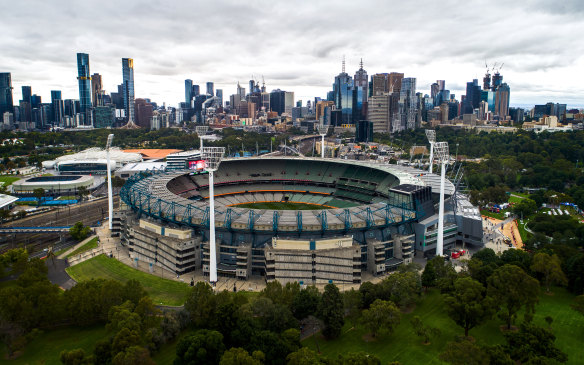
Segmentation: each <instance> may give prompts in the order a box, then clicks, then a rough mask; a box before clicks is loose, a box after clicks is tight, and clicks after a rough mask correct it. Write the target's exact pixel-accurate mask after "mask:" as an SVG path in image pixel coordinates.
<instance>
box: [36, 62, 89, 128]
mask: <svg viewBox="0 0 584 365" xmlns="http://www.w3.org/2000/svg"><path fill="white" fill-rule="evenodd" d="M77 80H79V104H80V107H81V110H80V111H81V113H82V114H86V115H87V112H88V111H89V110H90V109H91V84H90V82H91V75H90V74H89V55H88V54H87V53H77ZM25 101H26V100H25ZM85 123H87V119H86V121H85Z"/></svg>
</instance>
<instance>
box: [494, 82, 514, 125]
mask: <svg viewBox="0 0 584 365" xmlns="http://www.w3.org/2000/svg"><path fill="white" fill-rule="evenodd" d="M495 75H496V74H495ZM510 93H511V90H510V88H509V85H507V83H502V84H500V85H499V87H497V91H496V92H495V115H498V116H499V118H500V119H502V120H505V119H507V116H508V115H509V94H510Z"/></svg>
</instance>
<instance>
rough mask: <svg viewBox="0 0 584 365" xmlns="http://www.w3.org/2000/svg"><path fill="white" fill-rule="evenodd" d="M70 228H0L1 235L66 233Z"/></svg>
mask: <svg viewBox="0 0 584 365" xmlns="http://www.w3.org/2000/svg"><path fill="white" fill-rule="evenodd" d="M71 227H72V226H63V227H50V226H46V227H0V234H2V233H62V232H64V233H68V232H69V228H71Z"/></svg>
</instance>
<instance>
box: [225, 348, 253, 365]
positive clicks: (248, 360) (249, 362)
mask: <svg viewBox="0 0 584 365" xmlns="http://www.w3.org/2000/svg"><path fill="white" fill-rule="evenodd" d="M262 358H263V353H262V352H261V351H258V352H256V353H254V354H253V355H250V354H249V353H248V352H247V351H245V350H244V349H242V348H241V347H232V348H230V349H229V350H227V351H225V352H224V353H223V356H221V360H220V361H219V365H261V364H262Z"/></svg>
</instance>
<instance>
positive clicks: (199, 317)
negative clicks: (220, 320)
mask: <svg viewBox="0 0 584 365" xmlns="http://www.w3.org/2000/svg"><path fill="white" fill-rule="evenodd" d="M185 309H186V310H187V312H189V314H190V315H191V321H193V324H194V325H195V327H199V328H203V327H205V326H207V325H208V324H209V323H210V322H211V320H212V318H213V317H214V313H215V294H214V293H213V288H211V286H210V285H209V284H208V283H206V282H203V281H199V282H198V283H197V284H195V286H194V287H193V288H192V289H191V291H190V293H189V295H188V297H187V300H186V301H185Z"/></svg>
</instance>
